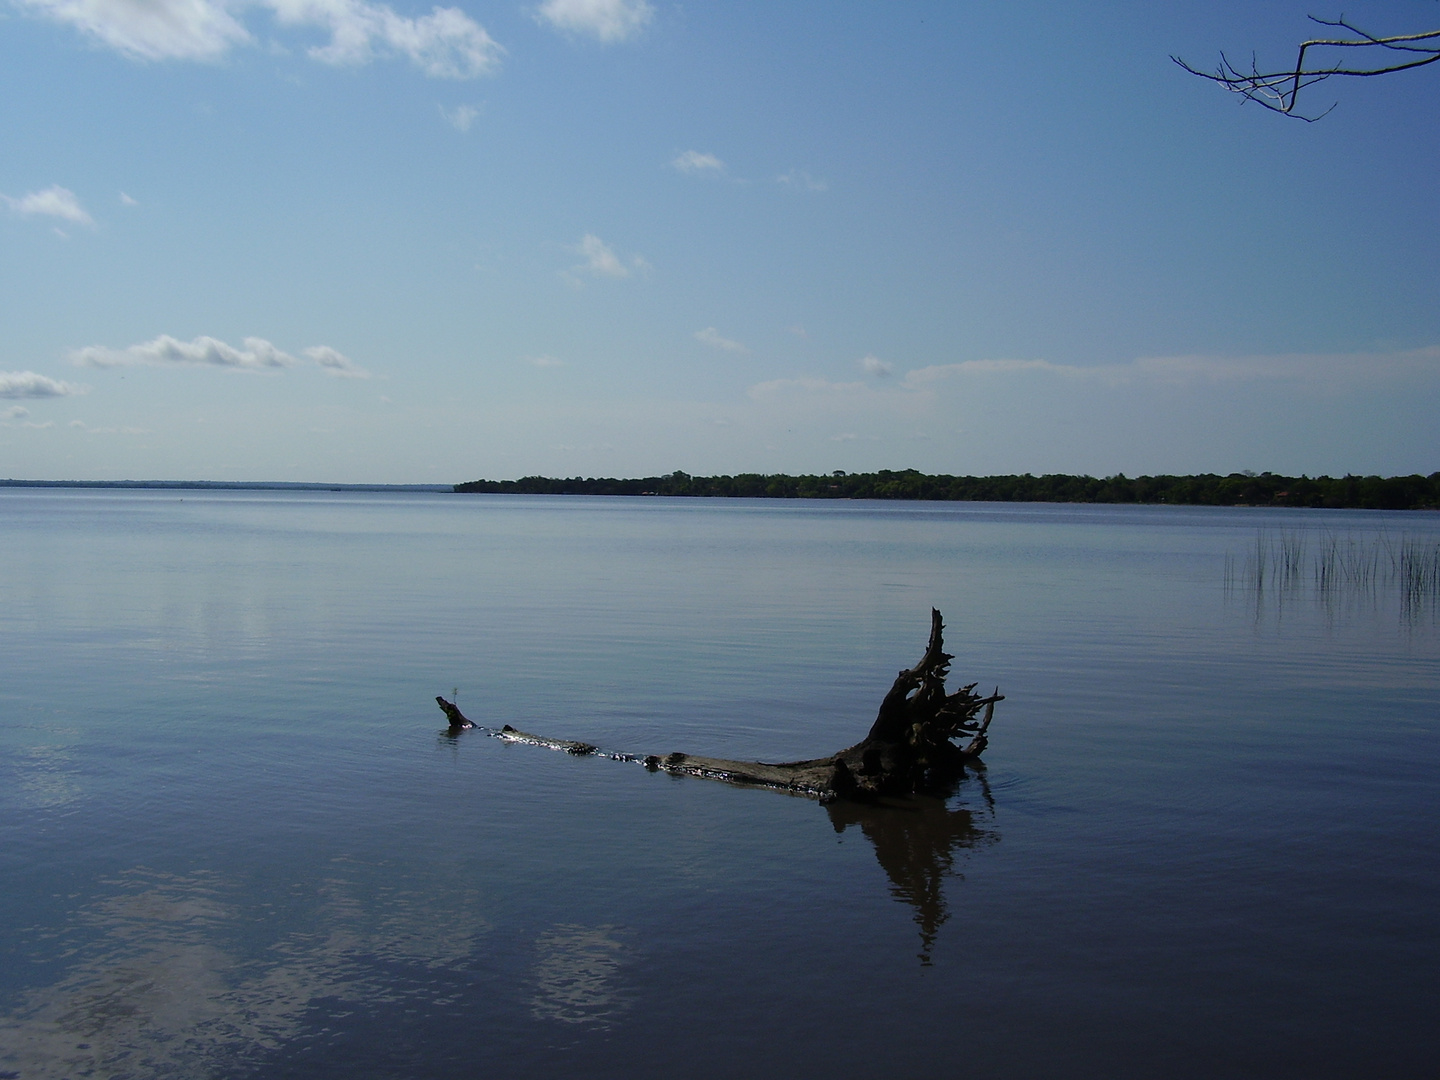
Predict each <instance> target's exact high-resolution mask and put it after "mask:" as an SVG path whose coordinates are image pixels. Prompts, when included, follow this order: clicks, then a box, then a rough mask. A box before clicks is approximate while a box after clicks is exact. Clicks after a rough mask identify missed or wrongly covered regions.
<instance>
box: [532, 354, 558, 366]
mask: <svg viewBox="0 0 1440 1080" xmlns="http://www.w3.org/2000/svg"><path fill="white" fill-rule="evenodd" d="M525 362H526V363H527V364H531V365H533V366H535V367H543V368H555V367H564V366H565V361H564V360H559V359H557V358H556V357H553V356H549V355H542V356H531V357H527V358H526V360H525Z"/></svg>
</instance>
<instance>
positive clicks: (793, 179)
mask: <svg viewBox="0 0 1440 1080" xmlns="http://www.w3.org/2000/svg"><path fill="white" fill-rule="evenodd" d="M775 182H776V183H777V184H783V185H785V186H786V187H791V188H795V189H797V190H800V191H826V190H828V189H829V187H830V185H829V183H828V182H827V181H825V180H821V179H819V178H818V177H814V176H811V175H810V174H809V173H808V172H806V171H805V170H803V169H791V170H790V171H789V172H787V173H781V174H780V175H779V176H777V177H776V178H775Z"/></svg>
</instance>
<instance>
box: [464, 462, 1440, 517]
mask: <svg viewBox="0 0 1440 1080" xmlns="http://www.w3.org/2000/svg"><path fill="white" fill-rule="evenodd" d="M455 490H456V491H457V492H459V493H462V494H494V495H670V496H677V495H678V496H698V497H709V498H742V499H917V500H930V501H939V502H1053V503H1152V504H1153V503H1168V504H1173V505H1186V506H1309V507H1324V508H1327V509H1347V508H1354V509H1365V510H1435V509H1440V472H1434V473H1431V474H1430V475H1429V476H1420V475H1418V474H1416V475H1412V476H1389V477H1384V476H1342V477H1330V476H1315V477H1309V476H1298V477H1297V476H1281V475H1279V474H1277V473H1268V472H1267V473H1258V474H1252V473H1230V474H1229V475H1227V476H1220V475H1218V474H1215V473H1201V474H1199V475H1195V476H1137V477H1127V476H1125V475H1123V474H1119V475H1116V476H1108V477H1104V478H1099V477H1094V476H1071V475H1068V474H1064V473H1051V474H1047V475H1044V476H1032V475H1030V474H1029V473H1024V474H1021V475H1019V476H948V475H945V474H939V475H931V474H927V473H922V472H919V471H917V470H915V469H905V470H902V471H898V472H896V471H892V470H889V469H882V470H880V471H879V472H873V473H847V472H841V471H836V472H833V473H828V474H824V475H813V474H803V475H800V476H788V475H786V474H784V473H772V474H765V473H739V474H737V475H735V476H690V475H689V474H687V473H683V472H673V473H670V474H669V475H667V476H646V477H641V478H638V479H615V478H612V477H579V476H576V477H572V478H570V479H560V478H551V477H547V476H525V477H521V478H520V479H519V480H472V481H470V482H469V483H465V484H456V485H455Z"/></svg>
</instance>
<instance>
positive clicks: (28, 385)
mask: <svg viewBox="0 0 1440 1080" xmlns="http://www.w3.org/2000/svg"><path fill="white" fill-rule="evenodd" d="M89 389H90V388H89V387H88V386H80V385H77V384H76V383H68V382H60V381H59V380H57V379H52V378H50V376H48V375H37V374H36V373H35V372H33V371H0V398H11V399H12V400H13V399H15V398H54V397H69V396H70V395H72V394H83V393H85V392H86V391H87V390H89Z"/></svg>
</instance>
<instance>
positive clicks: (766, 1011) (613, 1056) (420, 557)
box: [0, 489, 1440, 1080]
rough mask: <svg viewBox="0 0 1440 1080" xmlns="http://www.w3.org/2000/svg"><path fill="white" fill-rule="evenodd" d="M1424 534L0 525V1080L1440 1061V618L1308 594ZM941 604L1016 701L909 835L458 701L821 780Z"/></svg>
mask: <svg viewBox="0 0 1440 1080" xmlns="http://www.w3.org/2000/svg"><path fill="white" fill-rule="evenodd" d="M1406 542H1410V543H1411V544H1412V545H1416V544H1418V545H1419V549H1421V550H1423V549H1424V548H1425V545H1429V546H1430V548H1431V549H1433V547H1434V545H1435V544H1436V543H1437V542H1440V515H1433V514H1411V515H1400V514H1393V515H1387V514H1378V513H1368V512H1320V511H1262V510H1243V509H1200V508H1172V507H1144V508H1119V507H1096V506H1036V505H993V504H921V503H860V502H855V503H848V502H847V503H798V504H797V503H782V502H747V501H709V500H693V501H692V500H663V499H584V498H541V497H485V496H453V495H435V494H403V495H401V494H349V493H328V492H323V493H314V492H304V493H292V492H284V493H276V492H188V491H187V492H174V491H166V492H143V491H124V492H116V491H84V490H66V491H53V490H50V491H47V490H31V489H9V490H3V491H0V557H3V573H0V717H3V726H0V867H3V881H4V888H3V890H0V949H3V954H0V955H3V964H0V1075H3V1076H6V1077H24V1078H26V1080H30V1078H42V1077H44V1078H52V1077H53V1078H58V1077H79V1076H88V1077H137V1078H138V1077H163V1076H177V1077H181V1076H183V1077H187V1078H190V1077H243V1076H263V1077H306V1078H317V1077H319V1078H325V1077H337V1078H338V1077H346V1078H353V1077H416V1078H448V1077H466V1078H472V1077H481V1076H483V1077H532V1076H533V1077H542V1076H555V1075H565V1074H570V1075H580V1076H587V1077H662V1076H664V1077H669V1076H672V1075H675V1074H677V1073H682V1072H683V1073H686V1074H689V1075H694V1076H699V1077H734V1076H738V1075H761V1076H773V1075H782V1074H784V1075H791V1076H798V1077H812V1076H813V1077H842V1078H843V1077H857V1078H858V1077H878V1076H882V1075H884V1076H917V1077H918V1076H949V1075H979V1076H993V1077H1078V1076H1095V1077H1125V1076H1134V1077H1160V1076H1164V1077H1207V1078H1209V1077H1219V1076H1223V1077H1265V1078H1275V1077H1305V1078H1314V1077H1354V1076H1362V1075H1363V1076H1366V1077H1379V1076H1391V1077H1412V1076H1420V1075H1429V1074H1431V1073H1432V1072H1433V1069H1434V1067H1435V1062H1436V1060H1437V1055H1440V1035H1437V1031H1440V1024H1437V1023H1436V1018H1437V1016H1440V844H1437V839H1440V828H1437V823H1436V811H1437V802H1440V800H1437V796H1440V737H1437V736H1440V662H1437V661H1440V618H1437V611H1436V603H1435V599H1436V597H1435V593H1434V590H1433V587H1430V586H1423V585H1422V587H1420V588H1419V589H1415V588H1412V589H1410V590H1408V591H1407V590H1406V589H1404V588H1403V587H1401V585H1399V584H1397V583H1396V582H1395V581H1394V580H1393V574H1392V573H1391V572H1390V571H1389V570H1388V569H1386V567H1388V566H1390V565H1391V564H1390V563H1388V562H1386V563H1384V565H1381V562H1375V565H1376V566H1378V567H1379V569H1378V570H1376V571H1375V572H1374V573H1373V574H1370V575H1369V576H1368V577H1367V576H1366V575H1364V574H1352V575H1351V576H1350V577H1341V578H1333V577H1332V578H1330V579H1326V581H1327V582H1329V587H1326V588H1320V587H1319V585H1317V578H1316V571H1317V570H1318V569H1320V568H1321V567H1322V564H1324V562H1325V559H1326V558H1327V557H1328V558H1329V559H1330V560H1331V563H1330V565H1331V568H1332V570H1333V569H1334V567H1335V566H1336V565H1339V563H1340V562H1344V559H1345V558H1349V559H1350V560H1351V561H1350V563H1347V564H1346V565H1353V564H1354V563H1355V560H1356V559H1357V558H1361V557H1368V558H1371V559H1372V561H1373V560H1382V561H1383V560H1384V559H1388V558H1389V557H1390V555H1392V554H1394V553H1395V552H1397V551H1400V550H1401V549H1402V548H1403V546H1404V544H1405V543H1406ZM1257 543H1258V544H1259V545H1260V546H1261V548H1262V549H1263V550H1262V551H1261V555H1262V556H1263V558H1261V557H1258V556H1257ZM1327 551H1329V552H1330V555H1329V556H1326V555H1325V552H1327ZM1277 552H1279V553H1280V554H1279V555H1277V554H1276V553H1277ZM1284 552H1289V554H1290V556H1291V557H1292V562H1294V564H1295V565H1294V569H1293V572H1292V574H1291V575H1290V577H1289V579H1288V580H1287V579H1286V578H1285V576H1284V574H1283V573H1281V572H1280V570H1279V569H1277V566H1276V565H1275V564H1274V563H1273V561H1272V562H1270V563H1267V562H1266V560H1270V559H1272V556H1274V557H1275V558H1283V557H1284ZM1337 552H1338V553H1339V554H1338V555H1337V554H1336V553H1337ZM1345 552H1350V553H1351V554H1350V555H1349V556H1346V555H1345V554H1344V553H1345ZM1355 553H1359V554H1358V555H1356V554H1355ZM1366 553H1368V555H1367V554H1366ZM1387 553H1388V554H1387ZM1337 560H1338V562H1337ZM1267 566H1268V567H1269V569H1268V571H1267V570H1266V567H1267ZM1337 581H1338V584H1336V583H1335V582H1337ZM1427 589H1429V591H1427ZM932 605H934V606H936V607H939V608H940V609H941V610H942V611H943V612H944V614H945V618H946V623H947V628H948V629H947V636H946V641H947V645H948V647H949V650H950V651H951V652H953V653H955V655H956V660H955V665H954V675H955V678H956V679H958V680H959V681H960V682H970V681H974V680H978V681H979V682H980V684H981V686H982V687H984V688H989V687H992V686H995V685H998V686H999V687H1000V689H1001V690H1002V692H1004V693H1005V694H1006V695H1008V696H1007V700H1006V701H1005V702H1003V703H1002V704H1001V705H1000V706H999V708H998V709H997V711H996V718H995V722H994V726H993V727H992V743H991V747H990V749H989V751H988V752H987V753H986V757H985V760H986V763H987V768H986V769H985V770H983V771H977V772H973V773H971V774H969V775H968V776H967V778H966V779H965V781H964V782H963V783H962V784H961V785H960V786H959V788H958V789H957V790H956V791H955V792H954V793H953V794H951V795H950V796H949V797H948V798H944V799H936V800H933V801H930V802H927V803H922V804H917V805H915V806H913V807H910V808H906V809H866V808H859V807H847V806H843V805H840V804H837V805H834V806H830V807H822V806H820V805H818V804H816V803H814V802H811V801H809V800H805V799H800V798H793V797H788V796H784V795H780V794H777V793H773V792H767V791H758V790H747V789H739V788H732V787H729V786H726V785H723V784H717V783H709V782H705V781H701V780H693V779H682V778H676V777H670V776H667V775H665V774H663V773H661V774H651V773H648V772H646V771H645V770H644V769H643V768H641V767H639V766H636V765H633V764H625V763H619V762H614V761H610V760H605V759H599V758H573V757H569V756H567V755H565V754H560V753H554V752H549V751H546V750H541V749H536V748H531V747H522V746H510V745H505V744H502V743H501V742H499V741H498V740H496V739H492V738H487V737H485V736H484V734H483V733H482V732H479V731H475V732H469V733H466V734H465V735H463V736H461V737H460V738H458V739H454V740H451V739H448V738H446V737H444V736H443V735H442V734H441V732H442V730H443V727H444V719H443V717H442V716H441V714H440V712H439V710H438V709H437V708H436V706H435V702H434V698H435V695H437V694H444V695H445V696H446V697H450V696H451V693H452V691H454V690H457V689H458V693H459V704H460V706H461V708H462V709H464V710H465V711H466V713H468V714H469V715H470V716H471V718H472V719H475V720H476V721H477V722H479V723H481V724H488V725H493V726H497V727H498V726H499V725H501V724H503V723H509V724H513V725H514V726H516V727H518V728H521V729H523V730H528V731H535V732H541V733H544V734H547V735H554V736H558V737H564V738H572V739H582V740H585V741H588V742H592V743H596V744H598V745H600V746H602V747H604V748H607V749H614V750H620V751H633V752H640V753H666V752H669V751H672V750H684V751H687V752H690V753H698V754H712V755H717V756H725V757H738V758H760V759H765V760H772V761H773V760H788V759H792V758H797V757H808V756H816V755H821V754H825V753H828V752H830V751H833V750H837V749H839V748H841V747H842V746H846V745H848V744H850V743H852V742H855V741H857V740H858V739H859V738H860V737H861V736H863V735H864V733H865V731H866V730H867V728H868V727H869V724H870V722H871V721H872V720H873V718H874V714H875V710H876V708H877V706H878V705H879V702H880V699H881V697H882V696H883V694H884V693H885V691H886V690H887V689H888V688H889V686H890V682H891V680H892V679H893V678H894V675H895V673H896V671H897V670H899V669H900V668H902V667H908V666H909V665H910V664H912V663H914V662H915V661H916V660H918V659H919V657H920V654H921V653H922V651H923V649H924V645H925V638H926V634H927V632H928V618H929V610H930V607H931V606H932ZM952 685H954V680H952Z"/></svg>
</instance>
